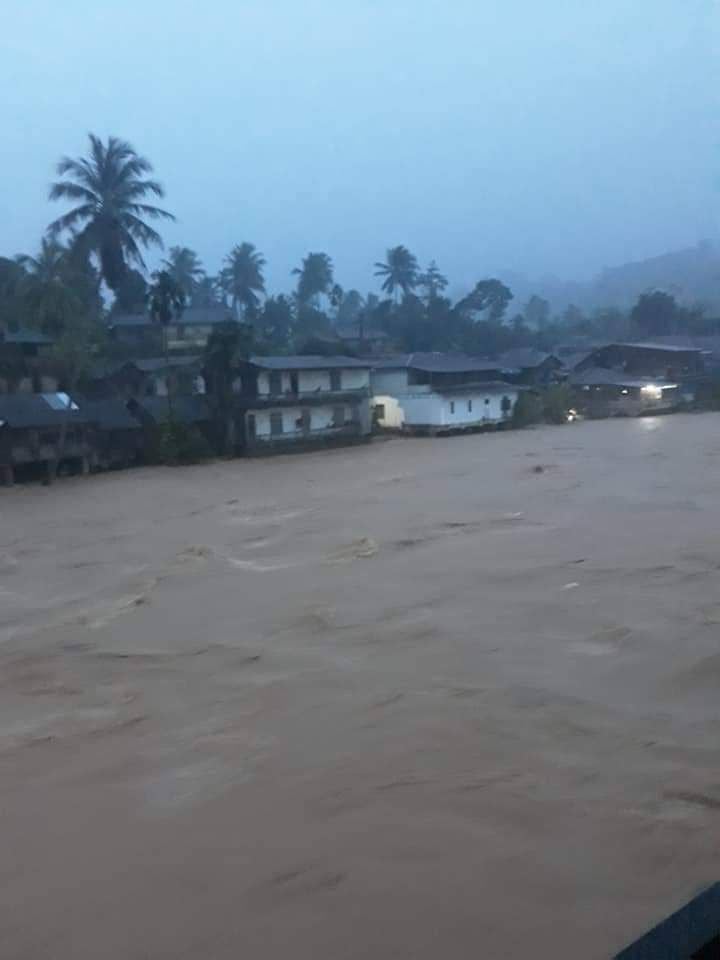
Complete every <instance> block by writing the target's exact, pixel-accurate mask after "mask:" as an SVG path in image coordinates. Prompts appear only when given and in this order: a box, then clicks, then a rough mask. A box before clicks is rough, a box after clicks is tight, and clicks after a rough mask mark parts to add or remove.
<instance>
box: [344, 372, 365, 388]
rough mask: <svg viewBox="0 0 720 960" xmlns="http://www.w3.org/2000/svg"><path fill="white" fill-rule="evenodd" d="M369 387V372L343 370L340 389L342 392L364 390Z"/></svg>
mask: <svg viewBox="0 0 720 960" xmlns="http://www.w3.org/2000/svg"><path fill="white" fill-rule="evenodd" d="M369 386H370V371H369V370H356V369H354V368H353V369H350V370H343V371H342V388H343V390H365V389H366V388H367V387H369Z"/></svg>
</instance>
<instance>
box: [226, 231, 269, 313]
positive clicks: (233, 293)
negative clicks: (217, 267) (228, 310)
mask: <svg viewBox="0 0 720 960" xmlns="http://www.w3.org/2000/svg"><path fill="white" fill-rule="evenodd" d="M266 262H267V261H266V260H265V257H263V255H262V254H261V253H260V251H259V250H258V249H257V248H256V247H255V245H254V244H253V243H241V244H238V245H237V246H235V247H233V248H232V250H231V251H230V253H229V254H228V255H227V256H226V257H225V260H224V263H225V266H224V267H223V269H222V270H221V271H220V283H221V286H222V289H223V291H224V292H225V293H226V294H227V296H229V297H230V302H231V304H232V309H233V312H234V313H235V314H236V315H238V316H240V315H242V316H244V315H245V314H246V313H247V312H248V310H256V309H257V307H258V306H259V304H260V297H259V294H263V293H265V278H264V276H263V270H264V268H265V264H266Z"/></svg>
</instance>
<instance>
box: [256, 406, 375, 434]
mask: <svg viewBox="0 0 720 960" xmlns="http://www.w3.org/2000/svg"><path fill="white" fill-rule="evenodd" d="M335 406H343V409H344V412H345V417H344V422H343V424H342V426H341V427H336V426H335V425H334V424H333V416H334V410H335ZM303 409H306V410H309V412H310V430H309V432H306V431H304V430H303V425H302V416H303ZM248 413H250V414H253V415H254V416H255V437H256V439H257V440H258V441H259V442H262V441H274V442H284V441H293V440H303V439H305V440H308V439H312V438H313V437H317V436H324V435H328V436H330V435H332V433H333V432H334V431H337V430H341V429H345V428H346V427H349V426H351V425H356V426H357V428H358V434H360V435H365V434H367V433H368V432H369V429H370V423H369V404H368V403H367V402H364V403H360V404H347V403H346V404H342V405H341V404H330V403H329V404H322V405H318V406H313V407H305V408H302V407H300V406H298V407H278V408H277V410H254V411H253V410H250V411H248ZM271 413H280V414H281V415H282V424H283V432H282V433H281V434H275V435H273V434H272V433H271V430H270V415H271Z"/></svg>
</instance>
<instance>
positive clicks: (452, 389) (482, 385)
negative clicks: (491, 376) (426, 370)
mask: <svg viewBox="0 0 720 960" xmlns="http://www.w3.org/2000/svg"><path fill="white" fill-rule="evenodd" d="M527 389H528V388H527V387H519V386H517V384H515V383H505V381H504V380H487V381H482V380H478V381H477V383H462V384H456V385H454V386H453V385H448V386H442V385H441V386H435V387H433V390H434V391H435V393H446V394H455V393H473V394H478V393H517V392H518V391H523V392H525V391H526V390H527Z"/></svg>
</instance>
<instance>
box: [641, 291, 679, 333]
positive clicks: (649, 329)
mask: <svg viewBox="0 0 720 960" xmlns="http://www.w3.org/2000/svg"><path fill="white" fill-rule="evenodd" d="M630 317H631V319H632V322H633V323H634V324H635V325H636V327H637V328H638V330H640V332H641V333H642V334H643V335H644V336H650V337H658V336H663V335H664V334H668V333H676V332H678V331H679V330H680V329H681V328H682V327H683V321H684V320H685V314H684V311H683V310H682V308H681V307H679V306H678V304H677V301H676V300H675V297H673V296H672V295H671V294H669V293H664V292H663V291H662V290H653V291H652V292H651V293H643V294H642V295H641V296H640V297H639V298H638V301H637V303H636V304H635V306H634V307H633V309H632V313H631V314H630Z"/></svg>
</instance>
